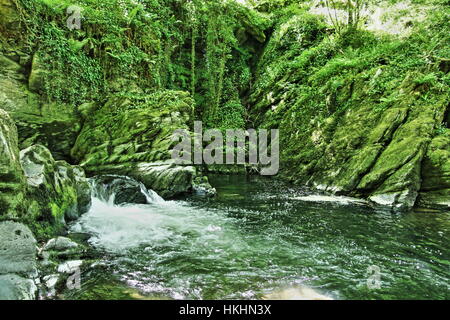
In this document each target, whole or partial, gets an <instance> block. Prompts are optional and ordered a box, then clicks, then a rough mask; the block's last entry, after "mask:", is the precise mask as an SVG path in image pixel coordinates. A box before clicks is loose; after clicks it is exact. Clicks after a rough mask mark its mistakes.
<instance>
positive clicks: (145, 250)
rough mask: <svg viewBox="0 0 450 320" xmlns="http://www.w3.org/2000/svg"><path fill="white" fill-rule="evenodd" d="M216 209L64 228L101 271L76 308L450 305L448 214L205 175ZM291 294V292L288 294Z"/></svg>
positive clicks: (102, 217) (96, 219)
mask: <svg viewBox="0 0 450 320" xmlns="http://www.w3.org/2000/svg"><path fill="white" fill-rule="evenodd" d="M210 181H211V184H212V185H213V186H214V187H215V188H216V189H217V191H218V195H217V197H215V198H204V197H195V196H192V197H186V198H183V199H178V200H173V201H164V200H162V199H161V198H159V197H158V196H157V195H156V194H154V193H152V192H149V193H148V194H147V197H148V202H149V203H148V204H145V205H144V204H139V205H138V204H125V205H120V206H115V205H113V204H112V203H111V201H109V202H108V201H105V200H100V199H98V198H96V197H95V196H94V198H93V206H92V208H91V210H90V211H89V212H88V213H86V214H85V215H84V216H82V218H81V219H80V220H78V221H77V222H76V223H75V224H74V225H72V227H71V233H72V234H73V235H76V234H87V235H88V236H87V237H86V238H87V239H88V240H87V241H88V243H89V245H90V246H92V247H93V248H94V250H95V252H96V254H97V255H98V257H99V259H100V262H96V263H95V264H94V265H93V267H92V268H91V269H90V270H88V271H87V272H83V274H82V281H81V284H82V287H81V289H80V290H76V291H72V292H67V293H66V297H67V298H71V299H128V298H130V299H134V298H136V299H261V298H263V297H274V296H273V295H272V296H270V295H271V294H274V292H280V291H282V290H285V289H286V290H290V289H291V288H301V287H308V288H312V289H313V290H314V291H315V292H318V293H320V294H321V295H323V296H326V297H329V298H332V299H449V298H450V294H449V292H450V290H449V279H450V262H449V260H450V259H449V258H450V241H449V240H450V213H449V212H430V211H423V210H416V211H412V212H409V213H394V212H391V211H386V210H382V209H380V208H375V207H372V206H370V205H368V204H365V203H363V202H359V201H353V199H349V198H334V197H322V196H318V195H315V194H312V193H311V192H310V191H308V190H306V189H305V190H302V189H296V188H292V187H290V186H288V185H285V184H283V183H281V182H277V181H274V180H271V179H268V178H267V179H265V178H261V177H245V176H211V178H210ZM288 292H289V291H288Z"/></svg>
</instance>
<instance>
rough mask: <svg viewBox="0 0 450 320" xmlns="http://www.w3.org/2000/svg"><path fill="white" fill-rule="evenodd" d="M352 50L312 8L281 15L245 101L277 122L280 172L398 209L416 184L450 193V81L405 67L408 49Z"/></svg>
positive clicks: (263, 123) (259, 122)
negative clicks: (445, 126)
mask: <svg viewBox="0 0 450 320" xmlns="http://www.w3.org/2000/svg"><path fill="white" fill-rule="evenodd" d="M300 25H302V26H303V27H302V28H300V29H299V27H298V26H300ZM302 30H304V31H302ZM299 39H300V40H299ZM353 46H355V47H357V46H358V44H353ZM345 50H348V51H349V52H350V51H351V50H350V49H348V47H347V46H345V45H343V44H342V43H341V42H338V41H331V40H330V39H329V37H328V36H327V32H326V25H324V24H323V23H322V22H321V21H320V20H318V19H317V18H316V17H312V16H308V15H299V16H294V17H293V18H291V19H290V20H288V21H286V22H284V23H282V24H281V25H280V26H278V27H277V28H276V30H275V31H274V33H273V35H272V37H271V39H270V40H269V41H268V43H267V45H266V47H265V49H264V51H263V53H262V55H261V58H260V60H259V62H258V64H257V67H256V73H255V79H256V81H255V83H254V85H253V89H252V92H251V94H250V96H249V98H248V100H249V101H248V104H249V105H250V106H251V108H250V114H251V118H252V119H254V120H255V123H256V126H259V127H266V128H273V127H278V128H279V129H280V150H281V155H280V158H281V169H280V172H281V174H282V176H283V177H285V178H287V179H289V180H290V181H293V182H296V183H298V184H307V185H310V186H312V187H314V188H317V189H320V190H324V191H327V192H330V193H334V194H342V195H350V196H357V197H363V198H367V199H370V200H371V201H373V202H376V203H378V204H382V205H387V206H391V207H394V208H396V209H400V210H408V209H410V208H412V206H414V204H415V203H416V199H417V197H418V195H419V192H421V193H423V195H424V197H423V199H424V201H428V202H434V201H435V200H432V198H433V197H434V196H433V195H435V196H436V197H437V198H435V199H438V198H439V199H440V200H438V202H442V201H443V202H444V203H445V202H448V201H450V193H449V192H448V178H447V177H448V173H446V172H448V165H449V158H448V156H447V152H446V150H445V148H448V145H446V142H445V141H448V140H445V139H444V138H442V137H440V138H439V137H435V136H436V131H437V129H438V127H439V126H441V124H442V123H443V122H444V118H445V114H446V113H447V114H448V110H447V109H448V90H447V91H446V90H440V89H439V86H443V84H442V83H437V80H436V82H434V83H433V82H429V83H428V82H427V83H422V82H421V81H420V80H418V79H423V78H424V77H425V75H424V74H420V73H419V72H418V71H417V69H414V68H410V69H407V68H408V67H406V66H405V65H406V64H405V63H404V60H405V59H409V58H410V56H408V55H406V54H405V57H401V58H400V57H397V58H396V59H397V61H395V62H392V63H389V62H387V61H384V60H382V59H381V58H380V59H381V60H380V59H378V58H376V57H374V56H370V54H369V53H367V54H366V55H365V56H364V55H362V56H361V57H357V58H354V57H352V55H351V54H350V53H349V52H345V53H344V54H340V52H344V51H345ZM359 50H360V51H362V52H364V47H361V48H359ZM380 51H381V49H380ZM352 52H353V51H352ZM384 54H386V55H387V56H389V55H391V54H394V53H391V52H389V51H388V52H386V53H384ZM395 54H397V55H399V53H398V52H396V53H395ZM412 54H413V53H412ZM400 55H401V54H400ZM377 59H378V60H377ZM400 69H401V70H402V72H401V73H399V71H398V70H400ZM435 72H436V73H437V74H440V73H439V72H440V71H439V70H438V68H437V67H436V70H435ZM441 75H442V74H441ZM392 79H394V80H392ZM424 97H427V98H426V99H425V98H424ZM446 146H447V147H446ZM447 150H448V149H447ZM432 189H433V190H432ZM426 191H430V192H426ZM424 192H426V194H425V193H424ZM425 198H427V199H428V200H425Z"/></svg>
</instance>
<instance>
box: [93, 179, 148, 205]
mask: <svg viewBox="0 0 450 320" xmlns="http://www.w3.org/2000/svg"><path fill="white" fill-rule="evenodd" d="M93 180H94V181H93V185H94V189H95V190H94V192H95V194H96V196H97V197H99V198H101V199H102V200H104V201H106V202H107V201H112V202H113V203H114V204H122V203H141V204H145V203H147V198H146V197H145V195H144V193H143V192H142V184H141V183H139V182H137V181H135V180H133V179H131V178H128V177H125V176H117V175H114V176H113V175H104V176H98V177H95V178H93Z"/></svg>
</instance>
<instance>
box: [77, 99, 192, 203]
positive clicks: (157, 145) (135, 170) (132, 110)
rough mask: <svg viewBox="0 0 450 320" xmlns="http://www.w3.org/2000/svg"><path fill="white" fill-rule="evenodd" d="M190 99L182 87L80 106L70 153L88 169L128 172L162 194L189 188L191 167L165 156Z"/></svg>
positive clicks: (185, 117)
mask: <svg viewBox="0 0 450 320" xmlns="http://www.w3.org/2000/svg"><path fill="white" fill-rule="evenodd" d="M192 104H193V102H192V99H191V98H190V97H189V94H187V93H185V92H178V91H161V92H158V93H155V94H152V95H135V96H133V97H124V96H116V97H113V98H111V99H110V100H109V101H108V102H107V103H106V104H105V105H104V106H103V107H100V108H98V109H96V108H95V106H92V105H85V106H83V109H82V110H83V114H84V115H85V117H86V122H85V125H84V127H83V129H82V131H81V133H80V135H79V136H78V139H77V142H76V144H75V146H74V148H73V149H72V156H73V158H74V159H76V160H77V161H79V162H80V163H81V166H82V167H83V168H84V169H85V170H86V171H87V172H89V173H92V174H119V175H124V176H130V177H132V178H134V179H136V180H138V181H140V182H142V183H144V185H145V186H146V187H147V188H148V189H152V190H154V191H156V192H157V193H158V194H160V195H161V196H163V197H165V198H168V197H173V196H176V195H178V194H181V193H186V192H190V191H191V190H192V182H193V178H194V175H195V169H194V168H193V167H190V166H174V165H173V164H171V163H170V162H165V160H169V159H170V157H171V149H172V146H174V145H175V144H176V142H173V141H172V135H173V133H174V131H175V130H177V129H187V130H189V121H190V116H191V114H192V110H193V109H192V108H193V107H192Z"/></svg>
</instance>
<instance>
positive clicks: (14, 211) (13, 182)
mask: <svg viewBox="0 0 450 320" xmlns="http://www.w3.org/2000/svg"><path fill="white" fill-rule="evenodd" d="M0 189H1V192H0V212H1V213H0V215H1V216H4V217H8V218H16V217H19V216H21V215H22V214H23V212H24V210H25V206H24V201H25V191H26V190H25V178H24V174H23V170H22V167H21V165H20V158H19V149H18V147H17V129H16V126H15V125H14V123H13V121H12V120H11V118H10V117H9V115H8V114H7V113H6V112H5V111H4V110H2V109H0Z"/></svg>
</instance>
